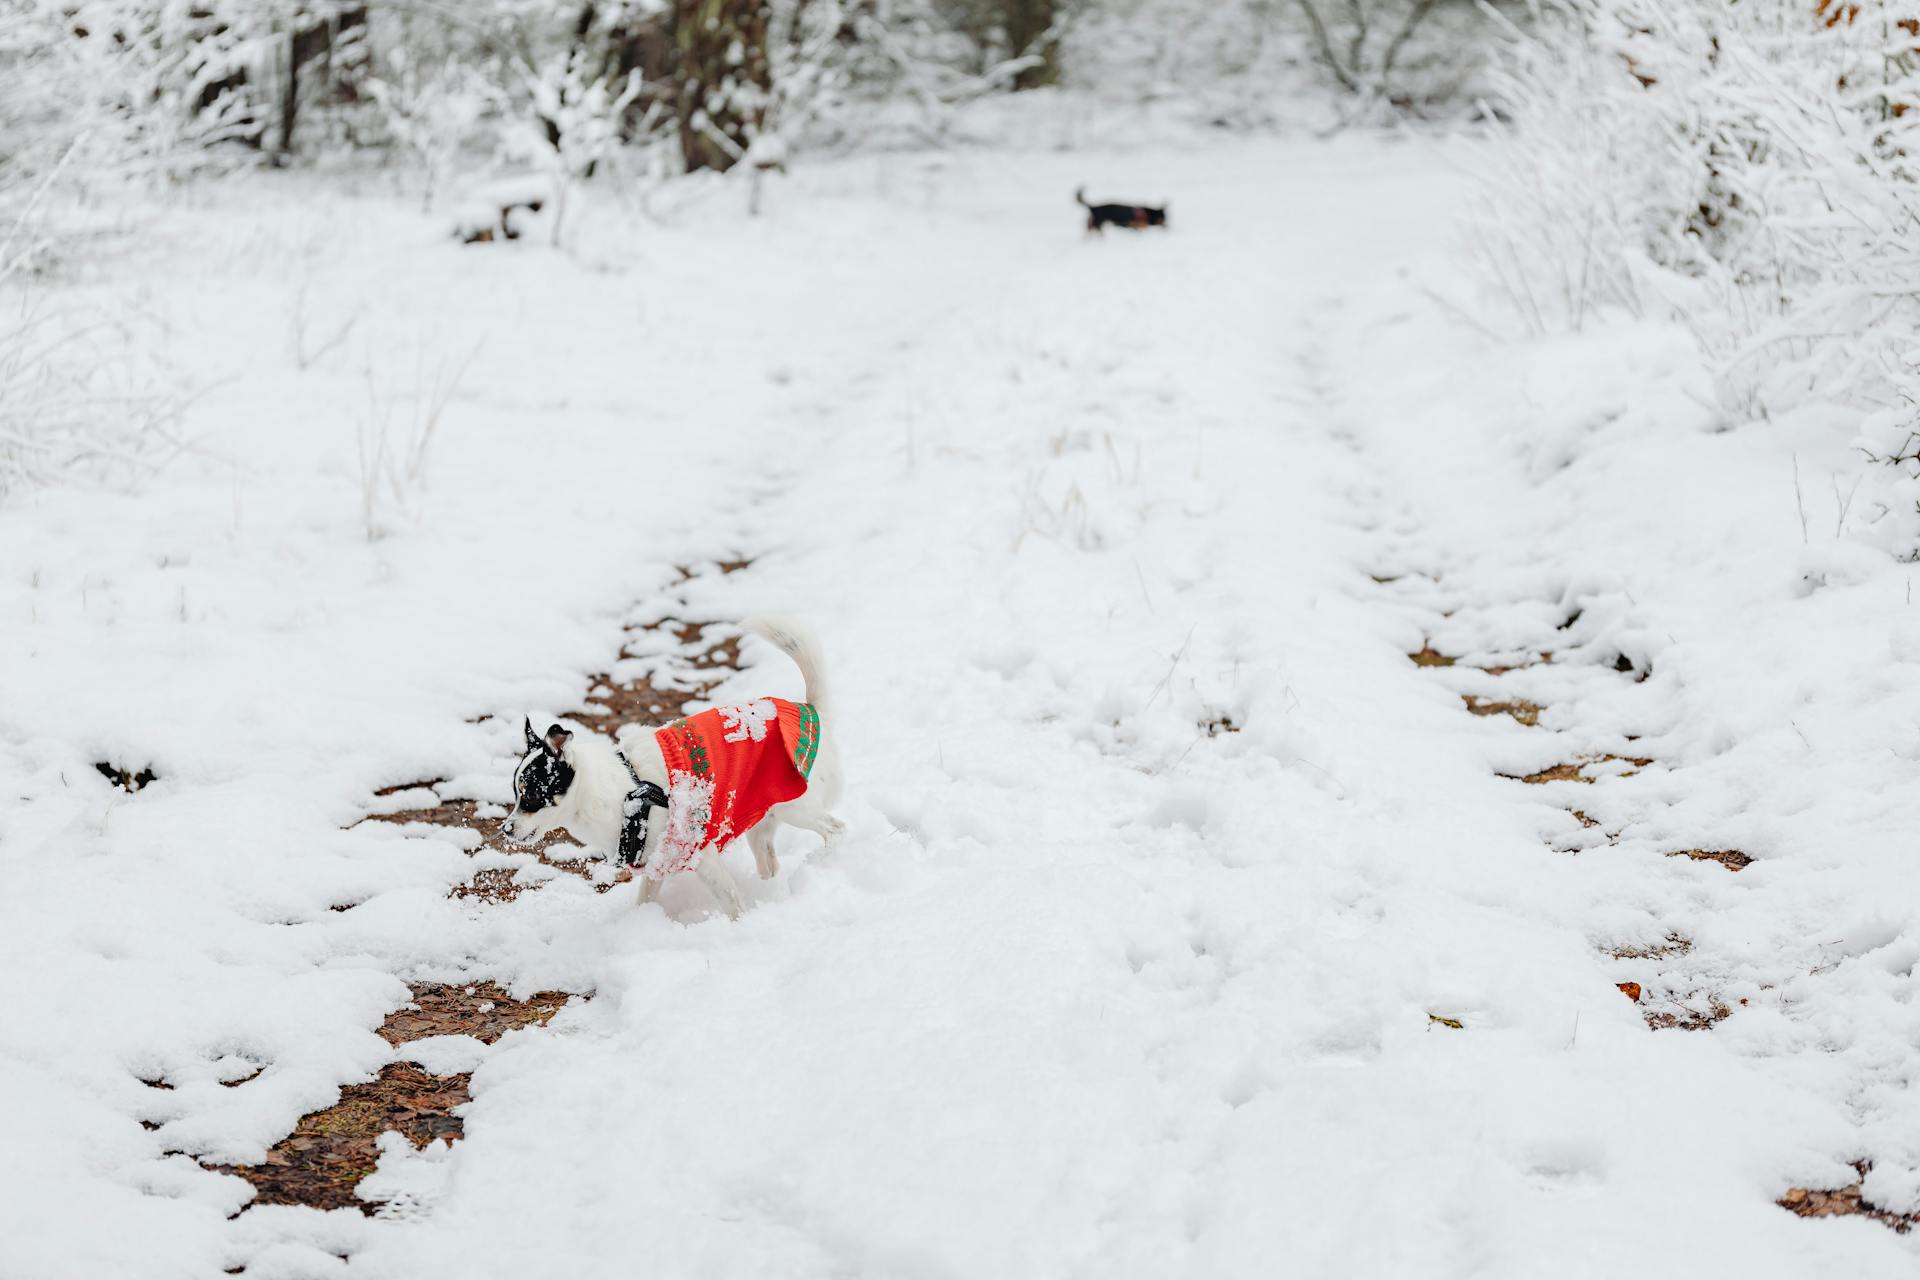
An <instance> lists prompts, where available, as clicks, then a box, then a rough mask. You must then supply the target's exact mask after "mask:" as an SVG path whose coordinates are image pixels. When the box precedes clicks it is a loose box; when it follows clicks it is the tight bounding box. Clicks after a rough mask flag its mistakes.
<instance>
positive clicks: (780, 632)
mask: <svg viewBox="0 0 1920 1280" xmlns="http://www.w3.org/2000/svg"><path fill="white" fill-rule="evenodd" d="M740 625H741V626H742V627H744V628H745V629H746V630H748V631H751V632H752V633H753V634H754V635H757V636H759V637H760V638H761V639H762V640H765V641H767V642H768V643H769V644H771V645H773V646H774V647H775V648H776V649H778V650H780V652H782V653H784V654H786V655H787V656H788V657H789V658H792V659H793V665H794V666H796V667H798V668H800V676H801V678H802V679H803V680H805V681H806V682H807V701H808V702H811V703H812V704H813V706H814V709H815V710H817V711H818V712H819V713H820V718H821V719H822V720H831V719H832V716H830V715H829V714H828V712H827V698H828V693H827V668H826V663H825V662H824V660H823V659H822V658H821V655H820V640H819V637H817V636H815V635H814V634H813V631H812V629H811V628H809V627H808V626H807V625H806V624H805V623H804V622H800V621H797V620H795V619H793V618H785V617H775V616H763V617H758V618H748V619H747V620H746V621H745V622H743V623H741V624H740Z"/></svg>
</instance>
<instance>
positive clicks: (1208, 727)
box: [1200, 714, 1240, 738]
mask: <svg viewBox="0 0 1920 1280" xmlns="http://www.w3.org/2000/svg"><path fill="white" fill-rule="evenodd" d="M1200 728H1201V729H1202V730H1203V731H1204V732H1205V733H1206V735H1207V736H1208V737H1209V738H1217V737H1219V736H1220V735H1221V734H1223V733H1238V732H1240V726H1239V725H1238V724H1236V723H1234V719H1233V717H1232V716H1230V715H1225V714H1222V715H1217V716H1209V717H1208V718H1207V719H1205V720H1202V721H1201V722H1200Z"/></svg>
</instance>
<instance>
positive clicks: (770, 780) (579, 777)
mask: <svg viewBox="0 0 1920 1280" xmlns="http://www.w3.org/2000/svg"><path fill="white" fill-rule="evenodd" d="M744 625H745V627H746V629H747V630H748V631H751V632H752V633H753V634H755V635H758V636H761V637H762V638H764V639H766V640H768V641H770V642H772V643H773V644H774V645H775V646H776V647H778V648H779V649H780V650H781V651H782V652H784V653H785V654H786V655H787V656H788V657H790V658H792V659H793V661H794V665H795V666H797V667H799V668H800V674H801V676H802V677H804V678H805V680H806V685H807V694H806V696H807V700H806V702H804V703H794V702H787V701H785V700H784V699H780V698H757V699H754V700H753V701H751V702H746V703H741V704H738V705H735V706H727V707H715V708H713V709H712V710H709V711H703V712H700V713H698V714H696V715H691V716H683V717H681V718H680V719H678V720H675V721H673V722H672V723H671V724H667V725H662V726H660V727H658V728H655V729H647V728H644V727H641V726H628V727H626V728H623V729H622V730H620V735H621V736H620V741H619V742H618V744H616V743H615V742H614V741H613V739H611V738H608V737H606V736H605V735H603V734H598V733H593V732H591V731H582V732H578V733H576V732H573V731H571V730H568V729H565V728H562V727H561V726H560V725H557V724H556V725H554V726H552V727H551V728H549V729H548V730H547V732H546V736H545V737H540V736H537V735H536V734H535V733H534V731H533V721H531V720H528V721H527V722H526V729H525V731H526V743H527V748H526V754H525V755H523V756H522V757H521V759H520V764H519V766H518V767H517V768H516V769H515V770H514V771H513V800H514V803H513V812H512V813H510V814H508V815H507V820H506V822H505V823H504V824H502V828H501V830H502V832H503V833H504V834H505V836H506V837H507V839H508V840H510V841H513V842H514V843H517V844H531V843H533V842H534V841H536V840H538V839H540V837H542V836H544V835H546V834H547V833H548V832H551V831H554V830H557V829H559V828H562V827H564V828H566V830H567V832H568V834H570V835H571V836H573V838H574V839H576V840H578V841H580V842H581V843H582V844H584V845H586V846H588V847H589V848H594V849H599V850H601V851H603V852H605V853H607V854H609V855H612V856H618V858H619V859H620V861H621V862H623V863H625V864H627V865H628V866H635V867H638V869H639V871H640V875H641V877H642V882H641V887H640V898H639V901H640V902H641V903H642V904H645V903H648V902H652V901H653V900H654V899H655V898H656V897H657V896H658V895H659V893H660V883H661V881H663V880H665V879H666V878H667V877H668V876H670V875H672V874H673V873H674V872H676V871H688V870H691V871H694V872H696V873H697V874H698V875H699V877H700V879H701V880H702V881H704V882H705V883H706V886H707V888H709V889H710V890H712V891H713V895H714V896H715V897H716V898H718V899H719V900H720V905H721V907H722V908H724V909H725V911H726V913H727V915H728V916H730V917H733V918H736V919H737V918H738V917H739V915H740V910H741V905H742V904H741V900H740V888H739V886H738V885H736V884H735V883H734V880H733V877H732V876H731V875H730V874H728V872H727V869H726V868H725V867H724V866H722V865H721V863H720V851H721V850H722V849H724V848H725V847H726V846H727V845H728V844H730V843H731V842H732V841H734V840H735V839H737V838H739V837H741V836H745V837H746V840H747V844H748V845H749V846H750V847H751V848H752V849H753V860H754V863H755V865H757V866H758V867H759V870H760V875H761V877H762V878H763V879H770V878H772V877H773V876H774V875H776V874H778V873H779V870H780V864H779V861H778V860H777V859H776V858H775V857H774V852H773V837H774V832H775V830H776V829H777V827H778V824H779V823H782V822H784V823H786V824H788V825H789V826H795V827H800V828H803V829H804V830H807V831H812V832H815V833H816V834H818V835H820V836H821V837H822V838H826V839H831V838H832V837H834V836H837V835H839V834H840V833H841V832H842V831H844V830H846V824H845V823H843V822H841V821H840V819H838V818H836V817H834V816H833V814H832V813H831V812H830V810H831V808H832V806H833V805H834V804H835V803H836V802H837V801H838V800H839V799H840V790H841V785H842V775H841V772H840V754H839V751H838V750H837V749H836V747H835V736H834V733H833V731H832V730H830V729H829V728H828V727H827V726H829V725H831V723H832V713H831V711H830V709H829V706H828V702H827V696H828V695H827V680H826V672H825V669H824V668H823V666H822V664H821V660H820V645H819V642H818V641H816V640H815V639H814V637H813V635H812V633H811V632H809V631H808V630H807V629H806V628H805V627H803V626H801V625H799V624H798V623H795V622H792V621H789V620H786V619H781V618H755V619H752V620H750V621H748V622H747V623H745V624H744Z"/></svg>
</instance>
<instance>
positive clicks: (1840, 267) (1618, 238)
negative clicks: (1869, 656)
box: [1471, 0, 1920, 549]
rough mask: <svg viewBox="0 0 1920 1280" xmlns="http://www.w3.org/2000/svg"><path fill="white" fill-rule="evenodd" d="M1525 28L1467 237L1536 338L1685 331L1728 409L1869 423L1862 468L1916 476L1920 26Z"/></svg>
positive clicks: (1614, 5)
mask: <svg viewBox="0 0 1920 1280" xmlns="http://www.w3.org/2000/svg"><path fill="white" fill-rule="evenodd" d="M1508 33H1509V57H1508V58H1507V60H1506V62H1505V66H1504V70H1503V72H1502V75H1501V77H1500V79H1499V81H1498V84H1497V86H1496V91H1495V92H1494V94H1492V95H1491V96H1490V98H1489V100H1488V110H1489V114H1491V115H1494V116H1497V117H1501V118H1505V119H1510V120H1511V121H1512V128H1511V130H1510V131H1508V132H1506V133H1505V134H1504V136H1503V137H1501V138H1499V139H1497V140H1496V142H1495V145H1494V146H1493V148H1492V155H1493V157H1494V159H1493V162H1492V163H1491V164H1490V165H1489V166H1488V168H1487V170H1486V172H1485V173H1484V174H1483V175H1482V176H1483V179H1484V181H1483V184H1482V194H1481V208H1480V216H1479V217H1478V218H1477V219H1476V222H1475V225H1474V228H1473V230H1472V233H1471V238H1472V242H1473V245H1474V247H1475V249H1476V250H1477V252H1478V253H1479V254H1480V256H1481V258H1482V259H1483V260H1484V262H1485V263H1486V265H1487V267H1488V270H1489V274H1490V276H1491V278H1492V279H1493V280H1495V281H1496V282H1497V283H1498V285H1499V287H1500V289H1501V291H1502V292H1503V293H1504V294H1505V295H1506V296H1507V298H1508V299H1509V300H1510V302H1511V303H1512V304H1513V308H1514V310H1515V312H1516V313H1517V314H1518V315H1519V316H1520V318H1521V320H1522V321H1523V322H1524V324H1525V325H1526V327H1528V328H1530V329H1532V330H1534V331H1536V332H1548V331H1555V330H1564V329H1578V328H1580V327H1581V326H1583V325H1585V324H1587V323H1589V322H1590V321H1592V320H1594V319H1595V318H1596V317H1597V316H1599V315H1600V314H1601V313H1603V312H1604V311H1606V310H1608V309H1609V308H1625V309H1627V310H1629V311H1631V312H1633V313H1634V314H1637V315H1646V316H1654V317H1658V318H1664V319H1677V320H1679V321H1680V322H1682V323H1684V324H1685V325H1687V326H1688V327H1689V328H1690V329H1691V330H1692V331H1693V333H1694V334H1695V335H1696V337H1697V339H1698V341H1699V343H1700V347H1701V349H1702V350H1703V351H1704V352H1705V353H1706V354H1707V356H1708V358H1709V359H1710V361H1711V362H1712V367H1713V371H1714V374H1715V376H1716V380H1717V384H1718V387H1719V391H1720V395H1721V398H1722V400H1723V402H1724V403H1725V405H1726V406H1727V407H1728V409H1729V410H1730V411H1733V412H1736V413H1741V414H1745V415H1747V416H1761V415H1767V414H1772V413H1778V412H1781V411H1784V410H1787V409H1791V408H1794V407H1796V406H1799V405H1803V404H1809V403H1814V402H1825V403H1832V404H1839V405H1844V406H1851V407H1854V408H1856V409H1860V410H1864V411H1868V412H1872V413H1874V414H1875V416H1874V417H1873V419H1872V422H1871V424H1870V425H1869V427H1868V428H1867V429H1865V430H1863V433H1862V435H1861V437H1860V440H1859V441H1858V444H1859V446H1860V449H1861V451H1862V455H1863V457H1868V458H1880V459H1892V460H1895V461H1894V462H1893V464H1892V465H1893V466H1894V467H1896V468H1897V467H1900V466H1905V465H1908V462H1910V459H1908V460H1907V461H1906V462H1903V461H1900V460H1901V459H1905V458H1906V455H1907V454H1909V453H1910V452H1911V450H1905V449H1902V448H1900V447H1898V439H1904V436H1905V433H1906V431H1907V429H1908V428H1909V426H1911V425H1912V424H1914V423H1917V422H1920V415H1917V414H1916V412H1915V409H1914V406H1915V405H1916V404H1920V350H1916V345H1915V342H1914V335H1915V333H1916V332H1920V186H1916V179H1920V161H1917V160H1916V157H1920V110H1916V108H1920V79H1916V77H1915V72H1916V70H1920V22H1916V20H1915V19H1914V18H1912V17H1909V16H1907V14H1906V13H1904V12H1903V11H1901V10H1899V9H1897V8H1894V7H1891V6H1889V5H1887V4H1884V3H1874V2H1873V0H1868V2H1867V3H1863V4H1858V5H1854V4H1847V5H1837V4H1817V3H1813V2H1802V0H1758V2H1752V0H1749V2H1745V3H1741V4H1737V5H1726V4H1721V3H1716V2H1714V0H1686V2H1685V3H1678V4H1675V3H1671V2H1663V0H1567V3H1564V4H1560V5H1558V6H1556V7H1555V8H1553V9H1551V10H1548V11H1544V12H1542V13H1541V14H1540V15H1539V18H1538V21H1537V22H1535V23H1533V24H1531V25H1530V26H1529V28H1528V29H1527V30H1526V31H1524V32H1522V31H1521V30H1520V29H1518V28H1515V27H1510V28H1509V29H1508ZM1889 441H1893V444H1892V445H1891V446H1890V445H1889ZM1896 505H1897V504H1894V503H1891V502H1886V503H1881V504H1880V506H1881V508H1882V509H1883V510H1885V511H1892V510H1894V509H1895V506H1896ZM1868 506H1871V504H1868ZM1865 509H1867V507H1864V506H1863V507H1862V510H1865ZM1910 514H1911V513H1909V516H1903V517H1902V518H1903V519H1909V517H1910ZM1916 535H1920V526H1916V527H1915V528H1914V529H1910V530H1908V531H1907V533H1905V534H1903V535H1902V540H1904V541H1906V542H1912V541H1913V539H1914V538H1915V536H1916ZM1909 549H1911V548H1909Z"/></svg>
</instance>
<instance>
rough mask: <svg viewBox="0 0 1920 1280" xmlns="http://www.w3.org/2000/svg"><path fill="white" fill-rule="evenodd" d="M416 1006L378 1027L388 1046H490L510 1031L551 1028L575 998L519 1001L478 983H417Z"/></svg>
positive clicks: (554, 994)
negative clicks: (463, 1041) (455, 1040)
mask: <svg viewBox="0 0 1920 1280" xmlns="http://www.w3.org/2000/svg"><path fill="white" fill-rule="evenodd" d="M409 990H410V991H411V992H412V995H413V1003H412V1005H411V1006H409V1007H408V1008H405V1009H395V1010H394V1011H393V1012H392V1013H390V1014H388V1015H387V1020H386V1021H385V1022H384V1023H382V1024H381V1025H380V1036H381V1038H382V1039H384V1040H385V1041H386V1042H387V1043H388V1044H395V1045H399V1044H405V1043H407V1041H409V1040H424V1039H426V1038H427V1037H428V1036H472V1037H473V1038H474V1039H476V1040H478V1041H480V1042H481V1043H483V1044H492V1043H493V1042H494V1041H495V1040H498V1039H499V1038H500V1037H501V1036H503V1035H505V1034H507V1032H509V1031H516V1030H518V1029H519V1028H521V1027H532V1026H541V1027H544V1026H546V1025H547V1022H548V1020H549V1019H551V1018H552V1017H553V1015H554V1014H556V1013H558V1012H560V1010H561V1009H562V1008H564V1007H565V1006H566V1003H567V1001H568V1000H571V999H572V998H573V997H572V996H570V995H568V994H567V993H566V992H564V991H541V992H537V993H535V994H534V995H531V996H528V997H527V998H526V999H525V1000H515V999H514V998H513V997H512V996H509V995H508V994H507V993H506V991H505V990H504V989H503V988H501V987H499V986H498V985H496V984H494V983H491V982H478V983H473V984H471V985H466V986H461V985H459V984H455V983H441V982H416V983H414V984H412V985H411V986H410V987H409Z"/></svg>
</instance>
